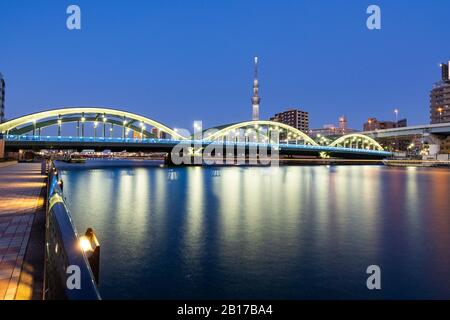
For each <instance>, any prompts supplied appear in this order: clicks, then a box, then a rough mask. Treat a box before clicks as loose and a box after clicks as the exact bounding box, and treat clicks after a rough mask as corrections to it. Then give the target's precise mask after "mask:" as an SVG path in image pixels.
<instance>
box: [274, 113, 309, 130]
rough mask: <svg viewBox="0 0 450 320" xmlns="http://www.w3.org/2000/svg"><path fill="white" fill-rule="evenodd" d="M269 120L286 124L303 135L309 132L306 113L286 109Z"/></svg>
mask: <svg viewBox="0 0 450 320" xmlns="http://www.w3.org/2000/svg"><path fill="white" fill-rule="evenodd" d="M270 120H272V121H277V122H281V123H284V124H287V125H289V126H291V127H294V128H297V129H298V130H300V131H303V132H305V133H307V132H308V131H309V114H308V112H306V111H302V110H298V109H288V110H286V111H284V112H280V113H276V114H275V115H274V116H273V117H272V118H270Z"/></svg>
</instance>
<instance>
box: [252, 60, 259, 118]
mask: <svg viewBox="0 0 450 320" xmlns="http://www.w3.org/2000/svg"><path fill="white" fill-rule="evenodd" d="M254 72H255V73H254V79H253V96H252V120H259V102H260V101H261V98H260V97H259V83H258V57H255V71H254Z"/></svg>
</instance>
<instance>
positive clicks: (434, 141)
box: [423, 133, 441, 157]
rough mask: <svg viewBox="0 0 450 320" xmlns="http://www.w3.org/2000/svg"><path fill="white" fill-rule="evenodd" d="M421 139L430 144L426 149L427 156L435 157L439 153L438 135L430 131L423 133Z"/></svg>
mask: <svg viewBox="0 0 450 320" xmlns="http://www.w3.org/2000/svg"><path fill="white" fill-rule="evenodd" d="M423 141H426V142H428V144H429V146H430V147H429V149H428V155H429V156H433V157H435V156H437V155H438V154H439V152H440V151H441V139H440V138H439V136H437V135H435V134H432V133H424V135H423Z"/></svg>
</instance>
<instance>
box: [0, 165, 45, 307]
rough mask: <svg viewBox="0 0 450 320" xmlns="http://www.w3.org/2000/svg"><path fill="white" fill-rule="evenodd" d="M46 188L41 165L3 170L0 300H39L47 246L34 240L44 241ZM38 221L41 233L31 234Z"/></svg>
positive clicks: (0, 169) (0, 186) (0, 181)
mask: <svg viewBox="0 0 450 320" xmlns="http://www.w3.org/2000/svg"><path fill="white" fill-rule="evenodd" d="M44 187H45V176H43V175H41V166H40V164H35V163H30V164H25V163H19V164H14V165H11V166H6V167H0V300H14V299H32V298H37V297H36V292H39V291H41V290H42V282H41V280H42V268H43V265H41V261H42V257H41V256H42V254H43V250H44V242H43V240H42V241H35V240H36V239H42V237H39V235H38V236H36V233H37V234H39V233H41V234H42V233H43V231H42V230H43V226H42V221H45V217H44V212H45V210H44V197H43V195H44V193H43V191H44V190H45V189H44ZM37 221H39V222H40V223H39V225H38V227H37V229H42V230H38V231H37V232H35V229H33V232H34V234H32V227H33V228H35V226H36V222H37ZM33 222H35V226H33ZM30 236H31V238H33V240H31V241H30ZM31 242H33V243H31ZM35 242H41V243H35ZM27 248H28V249H27ZM30 248H31V249H32V250H30ZM33 248H34V249H33ZM30 251H33V252H30Z"/></svg>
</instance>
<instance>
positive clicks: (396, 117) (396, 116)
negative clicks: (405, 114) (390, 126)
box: [394, 109, 399, 127]
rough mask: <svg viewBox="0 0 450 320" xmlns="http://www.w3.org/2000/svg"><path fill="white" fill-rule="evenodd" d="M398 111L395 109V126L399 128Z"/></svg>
mask: <svg viewBox="0 0 450 320" xmlns="http://www.w3.org/2000/svg"><path fill="white" fill-rule="evenodd" d="M398 112H399V111H398V109H394V113H395V126H396V127H397V126H398Z"/></svg>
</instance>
